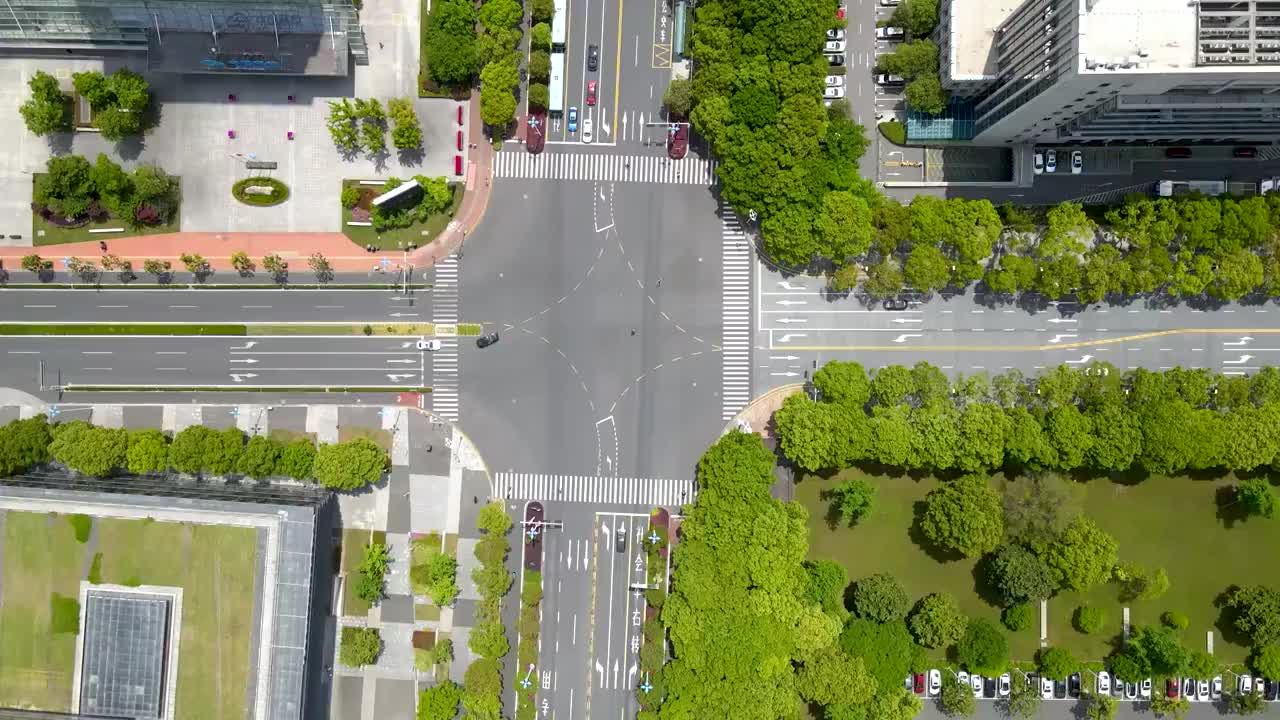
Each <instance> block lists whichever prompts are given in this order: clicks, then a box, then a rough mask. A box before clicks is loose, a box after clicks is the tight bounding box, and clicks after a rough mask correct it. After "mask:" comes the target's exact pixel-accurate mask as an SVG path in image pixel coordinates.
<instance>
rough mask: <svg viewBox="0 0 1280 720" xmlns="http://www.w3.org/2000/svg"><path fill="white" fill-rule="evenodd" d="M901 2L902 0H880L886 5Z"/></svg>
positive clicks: (889, 5) (890, 5) (891, 5)
mask: <svg viewBox="0 0 1280 720" xmlns="http://www.w3.org/2000/svg"><path fill="white" fill-rule="evenodd" d="M900 2H902V0H880V4H881V5H882V6H884V7H893V6H895V5H897V4H898V3H900Z"/></svg>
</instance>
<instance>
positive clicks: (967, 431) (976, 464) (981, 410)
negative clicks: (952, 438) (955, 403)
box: [956, 402, 1011, 472]
mask: <svg viewBox="0 0 1280 720" xmlns="http://www.w3.org/2000/svg"><path fill="white" fill-rule="evenodd" d="M1010 425H1011V423H1010V421H1009V417H1008V416H1007V415H1005V414H1004V412H1003V411H1002V410H1001V409H1000V408H999V407H998V406H996V405H993V404H991V403H983V402H978V403H972V404H970V405H968V406H966V407H965V409H964V410H963V411H962V412H961V413H960V422H959V426H958V428H957V429H958V430H959V435H960V441H959V445H958V447H957V448H956V467H957V468H959V469H960V470H962V471H964V472H980V471H983V470H987V469H990V468H994V467H999V466H1001V465H1003V464H1004V458H1005V442H1006V437H1007V435H1008V433H1009V429H1010Z"/></svg>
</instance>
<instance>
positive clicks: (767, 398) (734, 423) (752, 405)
mask: <svg viewBox="0 0 1280 720" xmlns="http://www.w3.org/2000/svg"><path fill="white" fill-rule="evenodd" d="M798 392H804V383H791V384H789V385H779V386H778V387H776V388H772V389H770V390H768V391H766V392H765V393H764V394H763V395H757V396H756V397H754V398H752V399H751V402H749V403H747V406H746V407H744V408H742V409H741V410H739V411H738V414H737V415H734V416H733V419H732V420H730V421H729V422H728V423H727V424H726V425H725V426H724V430H722V431H721V432H720V436H721V437H724V436H725V435H727V434H729V433H730V432H731V431H733V430H735V429H737V427H738V422H739V421H740V420H742V419H743V416H745V415H747V414H749V413H751V412H752V411H753V410H755V409H756V408H757V407H759V406H760V405H762V404H764V403H768V402H773V401H774V399H775V398H776V397H777V396H778V395H784V396H787V397H789V396H791V395H794V394H796V393H798ZM769 415H770V416H771V417H772V415H773V413H769ZM752 432H754V433H756V434H757V435H759V436H761V437H767V436H766V435H765V434H764V428H752Z"/></svg>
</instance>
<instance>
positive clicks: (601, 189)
mask: <svg viewBox="0 0 1280 720" xmlns="http://www.w3.org/2000/svg"><path fill="white" fill-rule="evenodd" d="M599 188H600V199H601V200H604V186H603V185H601V186H599Z"/></svg>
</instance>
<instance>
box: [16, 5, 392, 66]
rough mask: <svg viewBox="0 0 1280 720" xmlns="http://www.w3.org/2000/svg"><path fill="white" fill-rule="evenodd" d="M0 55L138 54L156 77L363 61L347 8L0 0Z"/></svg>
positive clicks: (363, 52)
mask: <svg viewBox="0 0 1280 720" xmlns="http://www.w3.org/2000/svg"><path fill="white" fill-rule="evenodd" d="M0 48H4V49H6V50H9V51H10V52H14V51H16V52H21V51H23V50H32V51H50V50H55V51H56V50H62V51H65V52H67V53H69V54H73V55H74V54H78V53H90V54H92V53H95V52H97V53H100V52H101V51H103V50H116V51H119V50H124V51H138V52H145V53H146V54H147V58H148V66H149V68H150V69H152V70H154V71H156V72H176V73H214V74H269V75H346V74H347V71H348V64H349V60H351V59H354V60H355V61H357V62H364V61H365V60H367V53H368V51H367V48H366V46H365V41H364V36H363V34H362V33H361V30H360V23H359V19H358V17H357V14H356V9H355V7H354V5H352V0H220V1H219V2H202V1H187V0H75V2H71V1H69V0H6V2H5V7H3V8H0Z"/></svg>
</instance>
